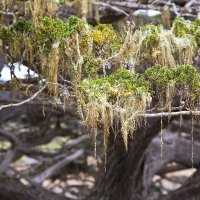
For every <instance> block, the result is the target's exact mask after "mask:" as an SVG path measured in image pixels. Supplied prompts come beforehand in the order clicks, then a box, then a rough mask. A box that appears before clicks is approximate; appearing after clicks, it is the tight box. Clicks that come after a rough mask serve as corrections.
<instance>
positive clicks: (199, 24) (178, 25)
mask: <svg viewBox="0 0 200 200" xmlns="http://www.w3.org/2000/svg"><path fill="white" fill-rule="evenodd" d="M173 33H174V34H175V36H177V37H188V38H191V39H193V40H194V41H195V42H196V43H197V45H198V47H200V20H199V19H196V20H194V21H192V22H191V21H185V20H184V19H183V18H177V19H175V20H174V22H173Z"/></svg>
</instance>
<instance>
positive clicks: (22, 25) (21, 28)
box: [10, 19, 32, 34]
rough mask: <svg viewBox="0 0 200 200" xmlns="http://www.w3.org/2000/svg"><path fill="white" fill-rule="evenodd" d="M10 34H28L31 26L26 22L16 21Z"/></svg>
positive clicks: (22, 20)
mask: <svg viewBox="0 0 200 200" xmlns="http://www.w3.org/2000/svg"><path fill="white" fill-rule="evenodd" d="M10 30H11V31H12V32H17V33H25V34H28V33H30V32H31V31H32V24H31V23H30V22H28V21H27V20H24V19H20V20H18V21H17V22H16V23H15V24H14V25H13V26H12V27H11V29H10Z"/></svg>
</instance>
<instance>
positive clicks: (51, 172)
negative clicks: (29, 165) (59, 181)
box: [33, 149, 84, 184]
mask: <svg viewBox="0 0 200 200" xmlns="http://www.w3.org/2000/svg"><path fill="white" fill-rule="evenodd" d="M83 153H84V150H83V149H80V150H78V151H76V152H75V153H73V154H72V155H70V156H68V157H66V158H64V159H63V160H61V161H60V162H58V163H56V164H55V165H53V166H52V167H50V168H49V169H47V170H45V171H44V172H42V173H41V174H39V175H37V176H36V177H34V178H33V182H34V183H36V184H40V183H42V182H43V181H44V180H45V179H47V178H50V177H51V176H52V175H55V174H56V173H57V172H58V171H59V170H60V169H62V168H63V167H64V166H65V165H67V164H68V163H70V162H73V161H75V160H77V159H78V158H80V157H81V156H82V155H83Z"/></svg>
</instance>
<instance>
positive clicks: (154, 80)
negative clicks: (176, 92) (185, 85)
mask: <svg viewBox="0 0 200 200" xmlns="http://www.w3.org/2000/svg"><path fill="white" fill-rule="evenodd" d="M144 75H145V77H146V79H147V80H148V81H149V82H150V83H151V84H152V86H153V85H156V87H157V88H163V87H166V86H167V84H168V83H169V82H170V81H173V75H172V71H171V70H169V69H167V68H166V67H162V66H161V65H155V66H153V67H149V68H148V69H147V70H146V71H145V74H144Z"/></svg>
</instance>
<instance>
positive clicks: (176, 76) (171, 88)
mask: <svg viewBox="0 0 200 200" xmlns="http://www.w3.org/2000/svg"><path fill="white" fill-rule="evenodd" d="M144 75H145V77H146V80H148V81H149V83H150V84H151V88H152V89H153V88H156V94H157V95H158V97H159V100H160V104H161V105H160V106H162V107H165V106H168V109H169V111H170V106H171V103H172V102H173V99H174V97H175V95H178V96H179V101H180V102H181V101H184V102H186V106H187V107H188V108H190V109H194V107H198V106H199V92H200V74H199V73H198V71H197V69H196V68H195V67H193V66H192V65H181V66H178V67H175V68H173V69H172V70H169V69H167V68H164V67H162V66H159V65H156V66H153V67H150V68H148V69H147V70H146V71H145V74H144Z"/></svg>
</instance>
